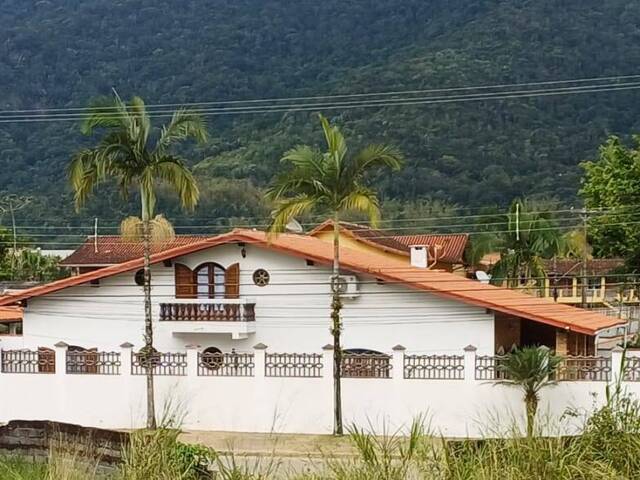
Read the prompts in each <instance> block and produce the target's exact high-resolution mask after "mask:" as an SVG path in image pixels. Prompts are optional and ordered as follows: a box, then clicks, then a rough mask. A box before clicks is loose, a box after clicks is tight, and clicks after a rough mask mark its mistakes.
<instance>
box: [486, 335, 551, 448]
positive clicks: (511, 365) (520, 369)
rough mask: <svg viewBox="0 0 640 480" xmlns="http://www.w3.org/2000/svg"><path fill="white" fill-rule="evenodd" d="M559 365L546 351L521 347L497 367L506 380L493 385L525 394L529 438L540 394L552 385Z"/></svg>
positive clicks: (532, 429)
mask: <svg viewBox="0 0 640 480" xmlns="http://www.w3.org/2000/svg"><path fill="white" fill-rule="evenodd" d="M560 362H562V359H561V358H560V357H556V356H555V355H552V354H551V353H550V351H549V349H547V348H542V347H523V348H521V349H517V350H514V351H513V352H509V353H508V354H507V355H506V357H505V358H504V359H503V360H501V361H500V364H499V365H498V371H499V372H500V374H501V375H502V377H503V378H504V379H505V380H502V381H500V382H498V383H496V385H510V386H513V387H516V388H519V389H520V390H522V393H523V394H524V404H525V411H526V413H527V415H526V416H527V436H528V437H532V436H533V434H534V433H535V420H536V414H537V412H538V403H539V401H540V391H541V390H542V389H543V388H545V387H549V386H551V385H554V384H555V382H554V381H553V379H552V377H553V374H554V372H555V371H556V368H557V367H558V365H559V364H560Z"/></svg>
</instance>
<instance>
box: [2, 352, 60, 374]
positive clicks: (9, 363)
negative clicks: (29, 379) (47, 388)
mask: <svg viewBox="0 0 640 480" xmlns="http://www.w3.org/2000/svg"><path fill="white" fill-rule="evenodd" d="M0 370H1V371H2V373H56V354H55V352H54V351H53V350H50V349H48V348H39V349H38V350H2V355H1V356H0Z"/></svg>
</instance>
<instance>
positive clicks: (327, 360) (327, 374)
mask: <svg viewBox="0 0 640 480" xmlns="http://www.w3.org/2000/svg"><path fill="white" fill-rule="evenodd" d="M322 378H326V379H328V382H329V383H331V385H333V345H331V344H330V343H327V344H326V345H325V346H324V347H322Z"/></svg>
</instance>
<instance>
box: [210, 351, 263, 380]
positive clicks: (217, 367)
mask: <svg viewBox="0 0 640 480" xmlns="http://www.w3.org/2000/svg"><path fill="white" fill-rule="evenodd" d="M254 367H255V362H254V355H253V353H236V352H231V353H209V352H203V353H199V354H198V375H199V376H201V377H253V375H254V373H253V372H254Z"/></svg>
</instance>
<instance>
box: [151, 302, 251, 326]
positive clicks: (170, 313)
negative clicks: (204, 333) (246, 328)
mask: <svg viewBox="0 0 640 480" xmlns="http://www.w3.org/2000/svg"><path fill="white" fill-rule="evenodd" d="M255 305H256V304H255V303H243V302H237V301H236V302H234V303H230V302H228V301H202V302H197V301H194V302H172V303H161V304H160V321H161V322H254V321H255V320H256V314H255Z"/></svg>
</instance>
